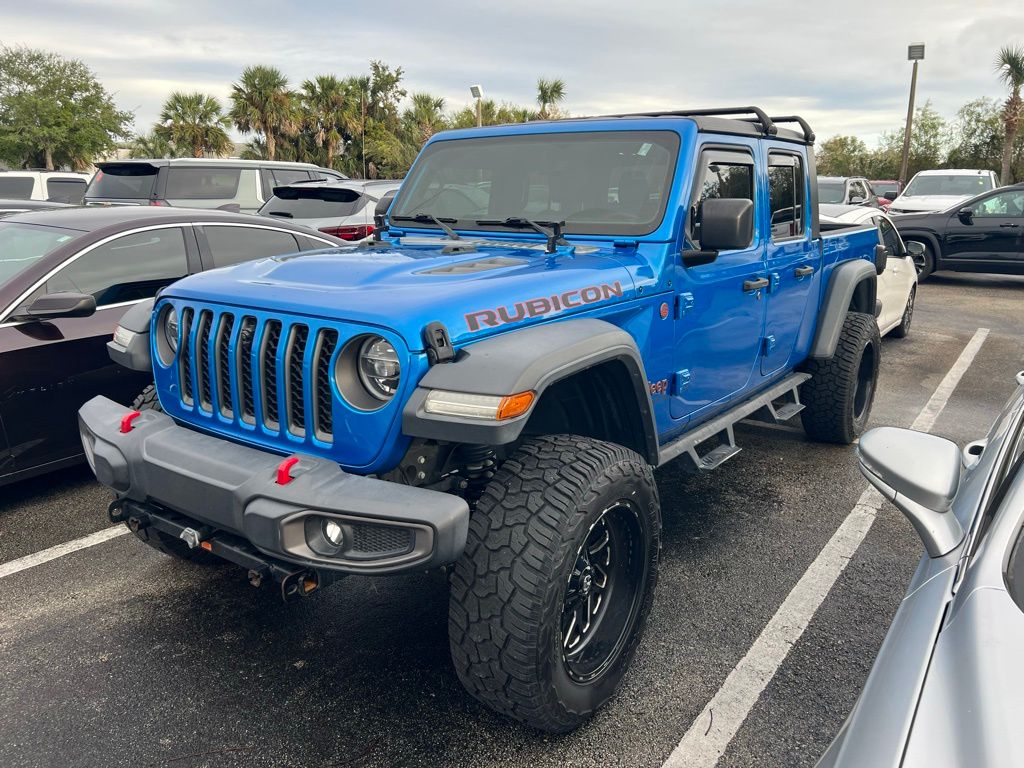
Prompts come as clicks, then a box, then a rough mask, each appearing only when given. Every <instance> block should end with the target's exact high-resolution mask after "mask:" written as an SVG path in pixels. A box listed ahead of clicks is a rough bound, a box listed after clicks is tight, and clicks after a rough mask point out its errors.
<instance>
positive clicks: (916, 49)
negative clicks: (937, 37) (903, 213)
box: [900, 43, 924, 188]
mask: <svg viewBox="0 0 1024 768" xmlns="http://www.w3.org/2000/svg"><path fill="white" fill-rule="evenodd" d="M923 60H924V43H911V44H910V45H908V46H907V61H912V62H914V71H913V73H912V74H911V75H910V104H908V105H907V127H906V129H905V130H904V131H903V159H902V160H901V161H900V187H901V188H902V186H903V185H904V184H906V183H907V165H909V163H910V131H911V128H913V125H914V95H915V94H916V93H917V62H919V61H923Z"/></svg>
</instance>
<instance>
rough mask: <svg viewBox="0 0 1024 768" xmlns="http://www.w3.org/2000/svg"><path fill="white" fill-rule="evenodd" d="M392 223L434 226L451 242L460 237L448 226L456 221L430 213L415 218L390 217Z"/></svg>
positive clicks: (420, 214)
mask: <svg viewBox="0 0 1024 768" xmlns="http://www.w3.org/2000/svg"><path fill="white" fill-rule="evenodd" d="M391 220H392V221H418V222H420V223H421V224H436V225H437V226H439V227H440V228H441V229H443V230H444V231H445V234H446V235H448V237H450V238H451V239H452V240H461V239H462V237H461V236H460V235H459V233H458V232H456V231H455V230H454V229H452V228H451V227H449V226H448V225H449V224H455V223H456V222H458V219H449V218H445V217H440V216H434V215H433V214H432V213H417V214H416V215H415V216H392V217H391Z"/></svg>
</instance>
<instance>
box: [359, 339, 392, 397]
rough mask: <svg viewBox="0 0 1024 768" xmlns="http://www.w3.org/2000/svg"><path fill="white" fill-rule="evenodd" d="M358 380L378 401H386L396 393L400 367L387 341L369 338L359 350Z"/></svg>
mask: <svg viewBox="0 0 1024 768" xmlns="http://www.w3.org/2000/svg"><path fill="white" fill-rule="evenodd" d="M358 366H359V380H360V381H361V382H362V383H363V386H364V387H366V391H367V392H369V393H370V394H371V395H373V396H374V397H375V398H377V399H378V400H383V401H385V402H386V401H388V400H390V399H391V398H392V397H394V396H395V392H397V391H398V381H399V379H400V378H401V375H402V365H401V363H399V361H398V353H397V352H396V351H395V348H394V347H393V346H392V345H391V342H389V341H388V340H387V339H385V338H383V337H381V336H371V337H369V338H368V339H366V340H365V341H364V342H363V344H362V346H361V347H360V348H359V358H358Z"/></svg>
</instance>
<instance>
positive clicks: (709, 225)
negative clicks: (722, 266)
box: [682, 197, 754, 267]
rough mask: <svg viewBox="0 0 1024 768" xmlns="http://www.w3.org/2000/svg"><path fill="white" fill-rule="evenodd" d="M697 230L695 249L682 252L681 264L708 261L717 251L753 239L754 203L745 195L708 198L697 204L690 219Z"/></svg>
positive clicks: (747, 243) (741, 245) (695, 265)
mask: <svg viewBox="0 0 1024 768" xmlns="http://www.w3.org/2000/svg"><path fill="white" fill-rule="evenodd" d="M694 228H695V229H699V231H700V246H701V249H700V250H699V251H689V250H688V251H683V253H682V258H683V265H684V266H687V267H697V266H700V265H701V264H710V263H711V262H712V261H714V260H715V259H716V258H718V252H719V251H737V250H739V249H741V248H746V247H747V246H749V245H750V243H751V241H752V240H753V239H754V202H753V201H752V200H747V199H746V198H717V197H711V198H708V199H707V200H705V201H704V202H702V203H701V204H700V208H698V209H697V215H696V218H695V220H694Z"/></svg>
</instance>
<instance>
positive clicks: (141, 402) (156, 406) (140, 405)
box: [132, 384, 164, 413]
mask: <svg viewBox="0 0 1024 768" xmlns="http://www.w3.org/2000/svg"><path fill="white" fill-rule="evenodd" d="M132 409H133V410H136V411H158V412H159V413H163V412H164V409H163V408H162V407H161V406H160V399H159V398H158V397H157V395H156V384H150V385H149V386H148V387H146V388H145V389H144V390H142V394H140V395H139V396H138V397H136V398H135V401H134V402H133V403H132Z"/></svg>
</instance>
